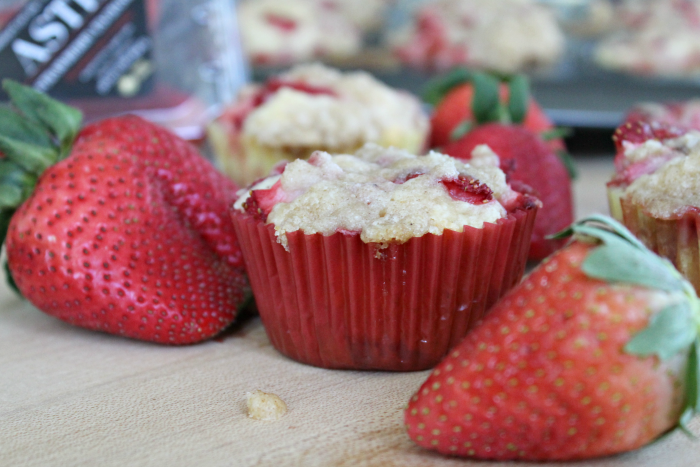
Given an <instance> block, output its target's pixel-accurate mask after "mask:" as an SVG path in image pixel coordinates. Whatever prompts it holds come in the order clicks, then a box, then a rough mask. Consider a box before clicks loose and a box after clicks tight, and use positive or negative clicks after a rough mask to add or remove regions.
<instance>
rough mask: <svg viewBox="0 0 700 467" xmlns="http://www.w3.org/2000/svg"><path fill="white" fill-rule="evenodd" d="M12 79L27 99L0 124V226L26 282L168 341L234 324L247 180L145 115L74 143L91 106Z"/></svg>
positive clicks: (21, 285) (54, 309)
mask: <svg viewBox="0 0 700 467" xmlns="http://www.w3.org/2000/svg"><path fill="white" fill-rule="evenodd" d="M4 85H5V89H6V90H7V91H8V94H10V96H11V98H12V100H13V103H14V105H15V106H16V108H15V109H14V110H15V113H14V114H12V113H11V112H7V115H5V116H6V117H7V116H9V117H11V118H10V121H11V122H14V123H13V125H14V126H13V125H9V126H7V127H5V128H0V148H2V150H3V152H5V154H6V155H7V159H5V160H3V161H2V170H1V171H0V172H1V174H2V175H0V177H1V184H0V186H1V187H2V189H1V190H0V204H1V207H2V221H3V225H2V229H1V230H2V233H3V234H4V233H5V230H7V237H6V238H5V237H4V236H3V238H4V240H5V245H6V250H7V262H8V267H9V271H10V272H11V276H12V278H13V279H14V281H15V283H16V285H17V287H18V289H19V291H20V292H21V293H22V295H24V297H26V298H27V299H28V300H29V301H30V302H32V303H33V304H34V305H35V306H36V307H37V308H39V309H40V310H42V311H44V312H46V313H48V314H50V315H53V316H55V317H57V318H59V319H62V320H64V321H66V322H69V323H71V324H74V325H77V326H82V327H85V328H89V329H95V330H99V331H104V332H108V333H112V334H118V335H123V336H127V337H131V338H136V339H142V340H148V341H153V342H159V343H167V344H189V343H194V342H198V341H201V340H203V339H207V338H209V337H211V336H213V335H215V334H217V333H218V332H219V331H221V330H222V329H223V328H225V327H226V326H227V325H229V324H230V323H231V322H232V321H233V320H234V318H235V316H236V311H237V307H238V306H239V305H240V304H241V303H242V302H243V300H244V298H245V295H246V292H247V289H248V285H247V280H246V277H245V275H244V272H243V262H242V257H241V253H240V250H239V247H238V243H237V240H236V238H235V236H234V230H233V226H232V220H231V218H230V215H229V209H230V206H231V204H232V203H233V201H234V200H235V196H236V190H237V187H236V186H235V185H234V184H233V183H232V182H231V181H229V180H228V179H227V178H225V177H224V176H222V175H221V174H219V173H218V172H217V171H216V170H215V169H214V168H213V166H212V165H211V164H210V163H209V162H208V161H207V160H205V159H204V158H203V157H201V155H200V154H199V153H197V151H196V149H195V148H194V147H193V146H192V145H190V144H189V143H187V142H185V141H183V140H182V139H180V138H178V137H176V136H175V135H173V134H172V133H170V132H169V131H167V130H165V129H163V128H160V127H157V126H155V125H153V124H151V123H149V122H146V121H145V120H142V119H140V118H138V117H135V116H125V117H119V118H113V119H108V120H104V121H101V122H98V123H95V124H92V125H89V126H87V127H86V128H85V129H83V130H82V131H81V132H80V134H78V136H77V138H76V139H75V142H74V143H73V138H74V136H75V133H76V132H77V129H78V127H79V125H80V114H79V112H77V111H75V110H74V109H71V108H70V107H67V106H64V105H62V104H60V103H58V102H55V101H52V100H50V99H49V98H47V97H46V96H44V95H42V94H39V93H37V92H36V91H33V90H31V89H30V88H25V87H22V86H20V85H17V84H16V83H11V82H5V83H4ZM6 120H7V119H6ZM56 144H58V145H59V146H60V147H59V148H57V147H56V146H55V145H56ZM8 223H9V227H8Z"/></svg>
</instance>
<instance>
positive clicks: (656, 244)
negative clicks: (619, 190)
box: [619, 198, 700, 293]
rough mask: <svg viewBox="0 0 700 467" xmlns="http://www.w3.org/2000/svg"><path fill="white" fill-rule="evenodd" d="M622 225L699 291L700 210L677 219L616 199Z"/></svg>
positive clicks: (692, 211) (687, 212)
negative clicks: (666, 259) (655, 215)
mask: <svg viewBox="0 0 700 467" xmlns="http://www.w3.org/2000/svg"><path fill="white" fill-rule="evenodd" d="M619 201H620V208H621V212H622V218H623V219H622V222H623V223H624V225H625V226H626V227H627V228H628V229H629V230H630V231H631V232H632V233H633V234H634V235H636V236H637V238H639V240H641V242H642V243H644V244H645V245H646V246H647V247H648V248H649V249H650V250H652V251H654V252H655V253H657V254H658V255H660V256H663V257H665V258H668V259H669V260H670V261H671V262H672V263H673V265H674V266H676V268H677V269H678V270H679V271H680V272H681V274H683V275H684V276H685V277H686V278H687V279H688V281H690V283H691V284H693V287H695V290H696V291H697V292H698V293H700V246H699V244H698V236H699V232H700V213H699V212H698V211H697V209H694V208H693V209H689V210H688V211H686V212H685V213H684V214H683V215H682V216H680V217H678V218H677V219H660V218H656V217H653V216H650V215H649V214H647V213H646V212H645V211H644V210H643V209H642V208H641V207H639V206H637V205H635V204H634V203H631V202H629V201H627V200H625V198H619Z"/></svg>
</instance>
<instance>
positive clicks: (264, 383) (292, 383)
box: [0, 158, 700, 467]
mask: <svg viewBox="0 0 700 467" xmlns="http://www.w3.org/2000/svg"><path fill="white" fill-rule="evenodd" d="M579 165H580V170H581V174H580V178H579V181H577V182H576V185H575V190H576V200H577V213H578V215H579V216H580V215H585V214H590V213H593V212H601V213H607V205H606V201H605V191H604V182H605V180H606V179H607V177H608V176H609V174H610V171H611V159H610V158H595V159H592V158H585V159H579ZM427 374H428V373H427V372H418V373H403V374H401V373H380V372H349V371H332V370H322V369H318V368H313V367H309V366H305V365H301V364H298V363H295V362H292V361H289V360H287V359H285V358H284V357H282V356H281V355H280V354H279V353H277V352H276V351H275V350H274V349H273V348H272V347H271V346H270V344H269V341H268V339H267V337H266V336H265V332H264V330H263V328H262V326H261V324H260V321H259V319H257V318H251V319H248V320H247V321H245V322H244V323H242V324H239V325H237V326H236V327H235V329H233V330H232V332H229V333H227V334H226V336H224V337H223V338H222V339H219V340H215V341H211V342H207V343H203V344H199V345H194V346H190V347H180V348H170V347H162V346H157V345H151V344H146V343H141V342H136V341H131V340H126V339H121V338H118V337H113V336H108V335H103V334H99V333H94V332H90V331H85V330H82V329H78V328H73V327H71V326H69V325H67V324H64V323H62V322H60V321H58V320H56V319H54V318H51V317H49V316H47V315H44V314H43V313H41V312H39V311H38V310H37V309H35V308H33V307H32V306H31V305H29V304H28V303H26V302H22V301H21V300H19V299H18V298H16V297H15V296H13V295H12V294H11V293H10V292H9V290H8V289H7V288H6V286H4V282H3V285H2V286H1V288H0V466H24V465H28V466H29V465H31V466H64V465H65V466H82V465H85V466H95V465H99V466H377V467H379V466H407V467H414V466H415V467H423V466H425V467H427V466H434V467H442V466H445V467H447V466H472V465H487V466H494V467H495V466H500V465H504V464H499V463H493V462H471V461H465V460H459V459H449V458H445V457H441V456H439V455H437V454H433V453H431V452H428V451H425V450H422V449H420V448H418V447H416V446H415V445H413V444H412V443H411V441H410V440H409V439H408V437H407V436H406V434H405V432H404V430H403V427H402V407H403V406H404V404H405V403H406V402H407V400H408V398H409V397H410V395H411V394H412V393H413V392H414V391H415V390H416V389H417V388H418V387H419V386H420V384H421V383H422V381H423V380H424V379H425V378H426V377H427ZM255 389H261V390H263V391H267V392H273V393H275V394H277V395H279V396H280V397H281V398H282V399H284V400H285V401H286V403H287V405H288V407H289V412H288V414H287V415H286V416H285V417H284V418H282V419H281V420H279V421H276V422H261V421H255V420H251V419H248V418H247V417H246V414H245V394H246V392H249V391H253V390H255ZM691 427H692V428H694V429H695V431H696V433H700V423H699V420H698V418H696V419H695V420H694V421H693V423H692V425H691ZM509 465H512V464H509ZM520 465H529V464H520ZM532 465H542V464H532ZM574 465H576V466H577V467H589V466H596V467H607V466H610V467H632V466H634V467H639V466H665V467H685V466H688V467H691V466H692V467H697V466H698V465H700V441H697V442H693V441H690V440H689V439H688V438H686V437H684V436H683V435H682V434H680V433H674V434H672V435H670V436H669V437H667V438H666V439H663V440H661V441H659V442H657V443H655V444H653V445H651V446H648V447H646V448H644V449H641V450H638V451H636V452H633V453H630V454H626V455H622V456H616V457H611V458H606V459H599V460H594V461H588V462H579V463H576V464H574Z"/></svg>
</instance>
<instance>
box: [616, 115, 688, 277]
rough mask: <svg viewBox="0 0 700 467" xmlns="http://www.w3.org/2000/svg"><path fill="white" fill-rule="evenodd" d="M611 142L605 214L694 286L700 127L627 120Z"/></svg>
mask: <svg viewBox="0 0 700 467" xmlns="http://www.w3.org/2000/svg"><path fill="white" fill-rule="evenodd" d="M615 143H616V145H617V148H618V153H617V155H616V156H615V175H614V176H613V178H612V180H610V182H608V184H607V191H608V200H609V204H610V212H611V214H612V215H613V217H615V218H616V219H618V220H619V221H621V222H622V223H624V224H625V226H627V228H629V229H630V231H631V232H632V233H634V234H635V235H636V236H637V237H638V238H639V239H640V240H641V241H642V242H643V243H644V244H645V245H647V247H649V248H650V249H652V250H653V251H655V252H656V253H658V254H659V255H661V256H664V257H666V258H668V259H669V260H671V261H672V262H673V264H674V265H675V266H676V267H677V268H678V270H679V271H680V272H681V273H682V274H683V275H685V276H686V277H687V278H688V280H689V281H690V282H691V283H692V284H693V286H694V287H695V288H696V290H700V250H699V245H700V243H699V241H700V239H699V238H698V237H699V234H700V132H699V131H697V130H687V129H682V128H679V127H674V126H671V125H668V124H666V123H659V122H648V121H643V120H632V121H628V122H626V123H625V124H624V125H623V126H621V127H620V128H618V130H617V131H616V133H615Z"/></svg>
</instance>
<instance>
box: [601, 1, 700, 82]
mask: <svg viewBox="0 0 700 467" xmlns="http://www.w3.org/2000/svg"><path fill="white" fill-rule="evenodd" d="M617 17H618V25H619V27H618V28H617V30H616V31H614V32H613V33H612V34H610V35H609V36H608V37H607V38H605V39H604V40H602V41H601V42H600V43H599V44H598V45H597V46H596V50H595V52H594V60H595V61H596V62H597V63H598V64H599V65H600V66H601V67H603V68H608V69H611V70H615V71H622V72H627V73H632V74H640V75H653V76H671V77H678V76H688V75H697V74H698V73H699V72H700V2H699V1H697V0H625V1H623V2H620V5H619V6H618V8H617Z"/></svg>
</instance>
